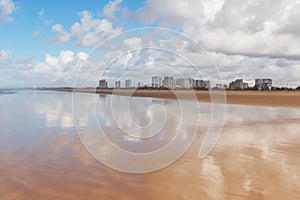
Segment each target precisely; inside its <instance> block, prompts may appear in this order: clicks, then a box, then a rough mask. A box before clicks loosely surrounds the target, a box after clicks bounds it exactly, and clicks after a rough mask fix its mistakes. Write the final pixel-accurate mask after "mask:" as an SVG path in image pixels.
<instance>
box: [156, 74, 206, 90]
mask: <svg viewBox="0 0 300 200" xmlns="http://www.w3.org/2000/svg"><path fill="white" fill-rule="evenodd" d="M210 86H211V83H210V81H204V80H195V79H192V78H178V79H175V78H173V77H170V76H165V77H164V78H162V77H160V76H153V77H152V79H151V87H153V88H159V87H166V88H194V87H198V88H208V89H209V88H210Z"/></svg>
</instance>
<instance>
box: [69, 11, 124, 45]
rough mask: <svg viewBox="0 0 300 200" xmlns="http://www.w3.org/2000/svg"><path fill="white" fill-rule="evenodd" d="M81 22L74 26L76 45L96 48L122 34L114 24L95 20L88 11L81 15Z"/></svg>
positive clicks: (72, 29)
mask: <svg viewBox="0 0 300 200" xmlns="http://www.w3.org/2000/svg"><path fill="white" fill-rule="evenodd" d="M79 16H80V22H76V23H74V24H73V26H72V28H71V35H72V36H74V37H75V38H76V42H75V43H76V45H80V46H96V45H98V44H99V43H100V42H103V41H104V40H105V39H107V38H109V37H111V36H113V35H116V34H118V33H120V32H121V29H119V28H113V24H112V23H111V22H110V21H108V20H106V19H93V16H92V14H91V13H90V12H88V11H83V12H81V13H79Z"/></svg>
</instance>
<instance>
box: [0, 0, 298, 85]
mask: <svg viewBox="0 0 300 200" xmlns="http://www.w3.org/2000/svg"><path fill="white" fill-rule="evenodd" d="M299 19H300V0H279V1H276V2H275V1H272V0H239V1H236V0H176V3H175V1H173V0H164V1H161V0H146V1H136V0H130V1H129V0H127V1H125V0H111V1H99V0H98V1H96V0H89V1H79V0H61V1H56V0H52V1H50V0H43V1H33V0H26V1H25V0H0V88H5V87H32V86H34V85H35V86H37V87H59V86H76V87H89V86H90V87H94V86H96V85H97V82H98V80H99V79H101V78H105V79H107V80H108V81H109V84H110V86H112V84H113V82H114V81H116V80H125V79H132V80H133V84H137V82H142V83H144V84H149V82H150V81H151V76H153V75H160V76H174V77H178V78H179V77H192V78H195V79H205V80H211V81H212V83H213V84H217V83H223V84H228V83H229V82H231V81H232V80H235V79H237V78H243V79H244V81H245V82H249V83H250V85H253V84H254V79H255V78H272V79H273V84H274V85H275V86H289V87H296V86H299V85H300V20H299Z"/></svg>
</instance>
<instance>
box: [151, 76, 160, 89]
mask: <svg viewBox="0 0 300 200" xmlns="http://www.w3.org/2000/svg"><path fill="white" fill-rule="evenodd" d="M151 85H152V87H154V88H156V87H161V86H162V79H161V77H160V76H153V77H152V82H151Z"/></svg>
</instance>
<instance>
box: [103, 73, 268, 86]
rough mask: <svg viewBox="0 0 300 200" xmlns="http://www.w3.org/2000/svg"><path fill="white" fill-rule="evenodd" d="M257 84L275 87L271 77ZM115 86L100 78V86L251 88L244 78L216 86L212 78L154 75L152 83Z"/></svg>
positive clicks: (130, 82)
mask: <svg viewBox="0 0 300 200" xmlns="http://www.w3.org/2000/svg"><path fill="white" fill-rule="evenodd" d="M254 82H255V84H254V85H253V86H252V87H253V88H256V89H257V90H271V89H272V88H273V84H272V83H273V80H272V79H270V78H256V79H255V80H254ZM114 83H115V85H114V87H109V84H108V81H106V79H101V80H99V85H98V87H99V88H102V89H104V88H116V89H119V88H141V87H151V88H161V87H166V88H169V89H175V88H206V89H214V88H215V89H231V90H235V89H248V88H250V86H249V83H247V82H244V80H243V79H242V78H240V79H236V80H234V81H231V82H230V83H229V84H220V83H217V84H216V85H215V86H213V85H212V84H211V81H210V80H201V79H193V78H177V79H176V78H174V77H172V76H164V77H162V76H158V75H156V76H152V77H151V83H150V84H143V83H141V82H138V83H137V85H133V84H132V80H131V79H126V80H125V81H124V86H122V82H121V80H118V81H115V82H114Z"/></svg>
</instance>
